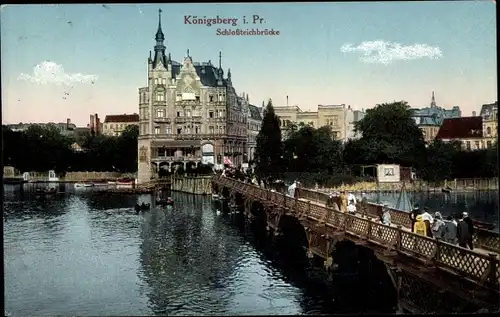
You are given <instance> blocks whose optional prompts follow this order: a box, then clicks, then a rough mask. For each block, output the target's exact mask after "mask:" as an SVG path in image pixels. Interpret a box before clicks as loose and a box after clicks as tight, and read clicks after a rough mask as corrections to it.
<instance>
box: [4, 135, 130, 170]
mask: <svg viewBox="0 0 500 317" xmlns="http://www.w3.org/2000/svg"><path fill="white" fill-rule="evenodd" d="M2 132H3V140H4V149H3V155H4V164H5V165H11V166H14V167H16V168H17V169H19V170H20V171H22V172H26V171H37V172H46V171H47V170H50V169H54V170H56V172H58V173H61V172H66V171H118V172H123V173H127V172H135V171H136V170H137V137H138V134H139V133H138V132H139V131H138V129H137V127H135V126H132V127H128V128H127V129H125V131H124V133H123V135H121V136H119V137H107V136H102V135H98V136H94V135H92V134H91V133H88V134H86V135H83V136H65V135H62V134H61V133H60V132H59V130H58V129H57V127H55V126H51V125H47V126H39V125H32V126H30V127H29V128H28V129H27V130H26V131H24V132H15V131H12V130H10V129H9V128H8V127H6V126H2ZM74 142H77V143H78V144H79V145H80V146H81V147H82V148H83V149H85V151H84V152H74V151H73V150H72V148H71V145H72V144H73V143H74Z"/></svg>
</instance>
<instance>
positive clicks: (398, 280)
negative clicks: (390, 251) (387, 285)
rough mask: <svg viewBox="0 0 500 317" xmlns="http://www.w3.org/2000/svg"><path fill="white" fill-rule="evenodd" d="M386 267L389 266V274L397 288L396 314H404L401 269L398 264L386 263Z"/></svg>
mask: <svg viewBox="0 0 500 317" xmlns="http://www.w3.org/2000/svg"><path fill="white" fill-rule="evenodd" d="M386 268H387V274H389V277H390V278H391V281H392V284H393V285H394V288H395V289H396V297H397V308H396V314H398V315H401V314H404V310H403V305H402V299H401V284H402V276H401V269H400V268H399V267H397V266H394V265H390V264H386Z"/></svg>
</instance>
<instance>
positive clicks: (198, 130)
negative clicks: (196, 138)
mask: <svg viewBox="0 0 500 317" xmlns="http://www.w3.org/2000/svg"><path fill="white" fill-rule="evenodd" d="M194 133H197V134H198V133H200V127H199V126H196V127H194Z"/></svg>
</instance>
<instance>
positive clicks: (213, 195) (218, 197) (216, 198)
mask: <svg viewBox="0 0 500 317" xmlns="http://www.w3.org/2000/svg"><path fill="white" fill-rule="evenodd" d="M212 199H214V200H219V199H220V196H219V195H217V194H212Z"/></svg>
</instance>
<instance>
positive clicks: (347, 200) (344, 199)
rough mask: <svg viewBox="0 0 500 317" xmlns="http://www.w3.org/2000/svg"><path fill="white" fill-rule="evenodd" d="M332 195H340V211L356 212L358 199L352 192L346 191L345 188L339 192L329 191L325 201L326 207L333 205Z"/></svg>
mask: <svg viewBox="0 0 500 317" xmlns="http://www.w3.org/2000/svg"><path fill="white" fill-rule="evenodd" d="M334 197H340V206H338V207H339V210H340V211H341V212H348V213H350V214H352V215H354V214H355V213H356V204H357V203H358V201H357V199H356V196H354V194H353V193H346V191H345V190H342V191H340V193H335V194H334V193H330V195H329V197H328V201H327V202H326V206H327V207H333V206H334Z"/></svg>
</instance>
